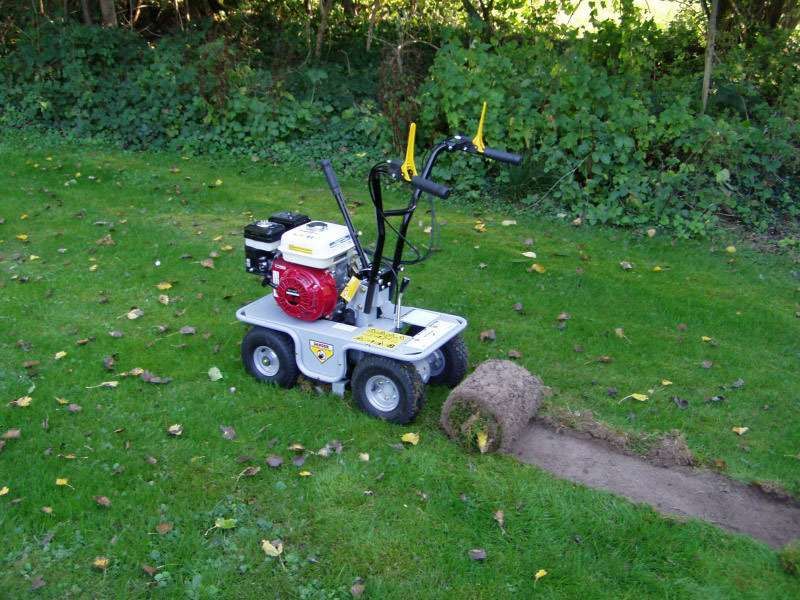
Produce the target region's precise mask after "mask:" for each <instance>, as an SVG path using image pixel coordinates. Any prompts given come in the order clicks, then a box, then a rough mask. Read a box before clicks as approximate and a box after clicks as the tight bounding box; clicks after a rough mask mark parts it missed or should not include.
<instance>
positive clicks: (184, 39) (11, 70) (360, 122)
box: [0, 24, 390, 161]
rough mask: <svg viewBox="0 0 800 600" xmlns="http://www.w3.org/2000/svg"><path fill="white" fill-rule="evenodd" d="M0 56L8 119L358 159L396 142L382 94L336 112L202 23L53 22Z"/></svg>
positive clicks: (143, 140) (152, 139) (243, 149)
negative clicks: (183, 30)
mask: <svg viewBox="0 0 800 600" xmlns="http://www.w3.org/2000/svg"><path fill="white" fill-rule="evenodd" d="M0 61H1V62H0V107H2V108H0V124H2V125H6V126H15V127H23V126H28V125H44V126H47V127H50V128H55V129H58V130H61V131H63V132H64V133H66V134H68V135H71V136H76V137H85V136H92V137H101V138H107V139H109V140H112V141H114V142H117V143H119V144H121V145H122V146H124V147H127V148H133V149H144V148H155V149H173V150H181V151H192V152H212V153H214V152H216V153H233V154H242V155H251V156H258V157H260V158H267V159H273V160H277V161H306V160H310V159H317V158H320V157H323V156H330V155H332V154H337V155H338V154H342V156H343V158H344V159H347V158H348V157H349V158H351V159H354V160H357V159H358V157H359V156H360V155H365V153H366V152H368V151H370V152H371V153H373V154H374V152H375V149H376V148H378V149H379V150H382V151H386V150H387V149H388V147H389V145H390V134H389V128H388V126H387V124H386V122H385V119H384V118H383V117H382V115H381V114H380V113H379V112H378V111H377V109H376V107H375V103H374V102H370V101H363V102H359V103H357V104H354V105H352V106H351V107H349V108H347V109H345V110H342V111H336V110H334V108H333V106H332V105H331V104H330V103H329V102H326V101H313V100H311V99H302V98H297V97H295V96H294V95H293V94H292V93H290V91H289V90H287V89H286V88H285V87H284V86H283V85H282V84H281V83H279V82H273V80H272V76H271V72H270V71H269V70H265V69H258V68H255V67H252V66H251V65H250V64H249V62H248V61H247V57H246V56H244V55H242V53H240V52H237V51H236V50H234V49H231V47H229V46H228V45H226V43H225V42H224V41H223V40H222V39H221V38H219V39H216V40H212V41H207V40H206V39H205V36H204V34H203V33H202V32H194V33H189V34H185V35H179V36H177V35H176V36H173V37H167V38H164V39H163V40H162V41H161V42H159V43H157V44H151V43H148V42H146V41H145V40H144V39H142V38H141V37H140V36H138V35H137V34H135V33H131V32H129V31H125V30H106V29H100V28H97V27H83V26H80V25H68V26H63V25H56V24H50V25H47V26H44V27H42V28H41V29H40V30H39V31H38V32H37V35H36V36H29V37H28V38H26V41H24V42H22V43H20V44H19V45H18V46H17V47H16V48H15V49H14V51H12V52H10V53H9V54H7V55H6V56H5V57H3V58H2V59H0ZM343 150H344V152H343Z"/></svg>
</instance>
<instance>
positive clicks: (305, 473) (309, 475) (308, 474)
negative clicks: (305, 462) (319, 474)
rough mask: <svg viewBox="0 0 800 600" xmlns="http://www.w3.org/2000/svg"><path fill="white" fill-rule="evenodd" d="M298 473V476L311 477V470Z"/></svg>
mask: <svg viewBox="0 0 800 600" xmlns="http://www.w3.org/2000/svg"><path fill="white" fill-rule="evenodd" d="M298 475H299V476H300V477H311V471H300V472H299V473H298Z"/></svg>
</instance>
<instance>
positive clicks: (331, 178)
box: [319, 158, 342, 196]
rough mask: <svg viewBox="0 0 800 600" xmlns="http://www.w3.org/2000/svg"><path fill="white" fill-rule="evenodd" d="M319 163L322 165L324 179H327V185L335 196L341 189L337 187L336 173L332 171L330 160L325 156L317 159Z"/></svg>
mask: <svg viewBox="0 0 800 600" xmlns="http://www.w3.org/2000/svg"><path fill="white" fill-rule="evenodd" d="M319 165H320V166H321V167H322V172H323V173H325V179H327V180H328V186H329V187H330V188H331V191H332V192H333V195H334V196H336V195H337V194H339V193H341V191H342V190H341V188H340V187H339V180H338V179H336V173H334V172H333V165H331V161H329V160H328V159H327V158H326V159H324V160H321V161H319Z"/></svg>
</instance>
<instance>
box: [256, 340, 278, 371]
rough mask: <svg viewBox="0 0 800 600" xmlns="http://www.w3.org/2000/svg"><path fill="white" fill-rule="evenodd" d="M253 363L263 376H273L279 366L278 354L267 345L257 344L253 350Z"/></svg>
mask: <svg viewBox="0 0 800 600" xmlns="http://www.w3.org/2000/svg"><path fill="white" fill-rule="evenodd" d="M253 363H254V364H255V366H256V369H257V370H258V372H259V373H261V374H262V375H264V376H265V377H274V376H275V375H277V374H278V370H279V369H280V367H281V362H280V360H279V359H278V355H277V354H275V351H274V350H273V349H272V348H270V347H269V346H258V347H257V348H256V349H255V350H253Z"/></svg>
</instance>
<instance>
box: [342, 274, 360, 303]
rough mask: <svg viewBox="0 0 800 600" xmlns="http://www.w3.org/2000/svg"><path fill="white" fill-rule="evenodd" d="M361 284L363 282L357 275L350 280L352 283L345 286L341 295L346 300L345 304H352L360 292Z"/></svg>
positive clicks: (349, 282)
mask: <svg viewBox="0 0 800 600" xmlns="http://www.w3.org/2000/svg"><path fill="white" fill-rule="evenodd" d="M360 284H361V280H360V279H359V278H358V277H356V276H355V275H354V276H353V277H351V278H350V281H348V282H347V285H346V286H344V289H343V290H342V293H341V294H339V295H340V296H341V297H342V298H344V301H345V302H350V300H352V299H353V296H355V295H356V292H357V291H358V286H359V285H360Z"/></svg>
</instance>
